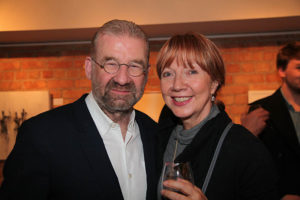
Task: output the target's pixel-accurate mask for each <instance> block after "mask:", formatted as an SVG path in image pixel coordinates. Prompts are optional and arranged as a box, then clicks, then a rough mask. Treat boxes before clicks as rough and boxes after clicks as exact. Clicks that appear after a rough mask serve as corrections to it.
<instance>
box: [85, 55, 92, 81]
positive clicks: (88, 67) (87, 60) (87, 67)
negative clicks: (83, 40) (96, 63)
mask: <svg viewBox="0 0 300 200" xmlns="http://www.w3.org/2000/svg"><path fill="white" fill-rule="evenodd" d="M84 69H85V75H86V77H87V78H88V79H90V80H91V78H92V59H91V57H86V58H85V62H84Z"/></svg>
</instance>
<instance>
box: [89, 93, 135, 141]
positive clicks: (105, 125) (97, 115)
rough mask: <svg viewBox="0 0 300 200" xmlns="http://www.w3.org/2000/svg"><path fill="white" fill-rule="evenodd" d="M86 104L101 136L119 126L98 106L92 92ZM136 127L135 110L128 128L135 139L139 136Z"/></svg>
mask: <svg viewBox="0 0 300 200" xmlns="http://www.w3.org/2000/svg"><path fill="white" fill-rule="evenodd" d="M85 102H86V104H87V106H88V109H89V111H90V113H91V115H92V118H93V120H94V122H95V124H96V126H97V128H98V131H99V132H100V135H101V136H103V135H105V134H107V133H108V132H109V130H110V129H111V128H113V127H116V126H119V125H118V124H117V123H115V122H113V121H112V120H111V119H110V118H109V117H108V116H107V115H106V114H105V113H104V112H103V111H102V109H101V108H100V107H99V106H98V104H97V102H96V100H95V98H94V96H93V93H92V92H90V93H89V94H88V96H87V97H86V99H85ZM100 124H101V127H100ZM135 126H136V124H135V110H133V112H132V113H131V115H130V121H129V124H128V128H127V132H130V133H132V136H133V137H135V136H136V135H137V133H136V131H135Z"/></svg>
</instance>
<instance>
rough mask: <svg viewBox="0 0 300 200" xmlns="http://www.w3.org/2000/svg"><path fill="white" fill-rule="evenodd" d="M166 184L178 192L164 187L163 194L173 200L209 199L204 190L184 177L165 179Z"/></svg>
mask: <svg viewBox="0 0 300 200" xmlns="http://www.w3.org/2000/svg"><path fill="white" fill-rule="evenodd" d="M164 186H166V187H168V188H171V189H173V190H175V191H177V192H174V191H171V190H167V189H164V190H162V195H163V196H165V197H167V198H169V199H172V200H187V199H191V200H205V199H207V198H206V197H205V195H204V194H203V192H202V191H201V190H200V189H199V188H198V187H196V186H195V185H193V184H192V183H191V182H189V181H187V180H184V179H177V180H176V181H175V180H167V181H164Z"/></svg>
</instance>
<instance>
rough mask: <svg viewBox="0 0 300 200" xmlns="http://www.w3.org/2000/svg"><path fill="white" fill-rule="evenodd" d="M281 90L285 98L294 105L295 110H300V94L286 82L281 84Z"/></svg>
mask: <svg viewBox="0 0 300 200" xmlns="http://www.w3.org/2000/svg"><path fill="white" fill-rule="evenodd" d="M281 92H282V94H283V96H284V97H285V99H286V100H287V101H288V102H289V104H291V105H292V106H293V108H294V109H295V111H297V112H299V111H300V94H299V93H296V92H293V91H292V90H291V89H290V88H289V87H288V86H287V85H286V84H283V85H282V86H281Z"/></svg>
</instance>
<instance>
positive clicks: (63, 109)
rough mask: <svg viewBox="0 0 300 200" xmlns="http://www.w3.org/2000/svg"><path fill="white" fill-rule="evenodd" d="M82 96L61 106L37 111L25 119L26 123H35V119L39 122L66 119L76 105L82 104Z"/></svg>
mask: <svg viewBox="0 0 300 200" xmlns="http://www.w3.org/2000/svg"><path fill="white" fill-rule="evenodd" d="M84 96H85V95H83V96H82V97H81V98H79V99H78V100H76V101H75V102H72V103H69V104H65V105H63V106H60V107H57V108H53V109H51V110H48V111H45V112H42V113H39V114H37V115H35V116H33V117H31V118H29V119H28V120H26V121H25V122H26V123H36V122H37V121H38V122H39V123H41V122H42V121H48V122H49V121H51V120H54V121H61V120H63V119H67V118H68V116H71V115H73V114H72V113H73V110H74V108H76V107H79V106H80V105H84Z"/></svg>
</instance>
